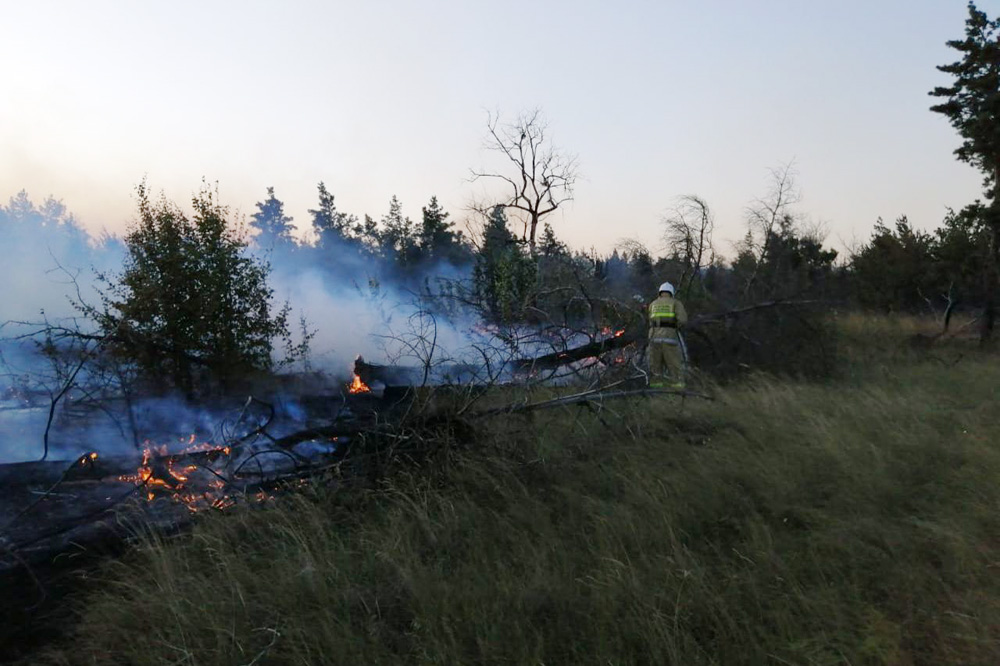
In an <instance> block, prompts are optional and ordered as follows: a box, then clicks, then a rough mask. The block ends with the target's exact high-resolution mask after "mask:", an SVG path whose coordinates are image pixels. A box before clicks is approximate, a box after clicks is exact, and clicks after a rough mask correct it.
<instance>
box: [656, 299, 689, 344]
mask: <svg viewBox="0 0 1000 666" xmlns="http://www.w3.org/2000/svg"><path fill="white" fill-rule="evenodd" d="M686 323H687V312H685V311H684V305H683V304H682V303H681V302H680V301H678V300H677V299H676V298H674V297H673V296H666V295H665V296H660V297H659V298H657V299H656V300H655V301H653V302H652V303H650V304H649V339H650V340H664V341H666V340H670V341H673V340H676V339H677V329H678V328H679V327H681V326H683V325H684V324H686Z"/></svg>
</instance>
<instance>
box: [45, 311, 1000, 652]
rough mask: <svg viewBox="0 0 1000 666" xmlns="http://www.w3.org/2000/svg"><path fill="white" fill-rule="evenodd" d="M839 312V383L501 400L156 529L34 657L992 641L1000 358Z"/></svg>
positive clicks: (780, 648)
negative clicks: (343, 479)
mask: <svg viewBox="0 0 1000 666" xmlns="http://www.w3.org/2000/svg"><path fill="white" fill-rule="evenodd" d="M841 325H842V327H843V328H844V329H845V331H846V334H845V340H847V342H846V343H845V344H844V346H843V347H844V361H843V372H842V374H843V378H842V379H840V380H838V381H836V382H831V383H828V384H807V383H795V382H788V381H778V380H774V379H769V378H766V377H760V378H756V379H754V380H752V381H750V382H748V383H746V384H742V385H739V386H734V387H730V388H728V389H726V390H725V391H723V392H721V393H720V400H719V401H718V402H715V403H692V402H688V403H686V404H683V405H682V404H680V403H679V402H678V401H677V400H675V399H655V400H640V401H635V402H633V403H623V404H616V405H612V407H613V409H614V410H615V412H614V413H612V412H607V411H606V412H604V413H603V414H601V415H600V418H598V415H595V414H593V413H590V412H589V411H586V410H582V409H579V408H566V409H563V410H554V411H551V412H540V413H537V414H533V415H530V416H524V417H518V418H514V417H504V418H499V419H495V420H493V421H492V422H491V423H490V424H489V427H488V428H483V429H482V430H481V432H480V433H479V434H478V436H477V441H475V442H455V443H453V452H452V453H451V454H450V455H448V456H447V458H446V460H444V461H440V463H439V464H438V465H437V466H435V467H434V468H424V469H412V470H408V471H407V470H404V471H399V472H397V473H395V474H394V475H392V476H391V477H390V478H388V479H386V480H385V481H383V483H382V484H381V486H380V487H378V488H377V489H369V490H340V491H320V492H316V493H312V494H300V495H296V496H292V497H287V498H285V499H283V500H282V501H280V502H278V503H277V505H276V506H274V507H272V508H269V509H267V510H257V511H246V512H243V513H238V514H233V515H227V516H219V517H216V518H214V519H211V520H206V521H204V522H202V523H201V524H199V525H198V526H197V528H196V529H195V531H194V533H193V534H189V535H184V536H180V537H175V538H171V539H167V540H164V539H160V538H156V537H148V538H147V539H146V540H145V541H144V542H143V544H142V546H141V547H140V548H139V549H138V550H137V551H136V552H135V553H134V554H133V555H131V556H130V557H128V558H127V559H125V560H124V561H122V562H119V563H115V564H113V565H110V566H109V567H108V568H107V569H106V570H105V571H104V572H103V574H102V578H103V582H102V583H101V584H100V585H98V586H95V589H94V590H92V591H91V592H90V593H89V594H88V595H87V596H86V597H84V598H81V599H79V600H78V601H77V603H78V604H79V608H80V615H81V619H80V625H79V628H78V632H77V636H76V637H75V638H74V639H73V641H72V643H71V644H66V645H61V646H56V647H54V648H53V649H52V650H51V651H50V652H49V653H48V654H47V655H45V657H44V661H46V662H48V663H63V664H123V663H127V664H136V665H146V664H150V665H152V664H162V665H167V664H205V665H208V664H227V665H228V664H302V665H305V664H326V663H330V664H340V663H343V664H356V663H383V664H395V663H413V664H472V663H488V664H640V663H657V664H685V665H687V664H725V665H727V666H728V665H730V664H768V663H771V664H841V663H843V664H996V663H1000V577H998V576H996V569H997V566H1000V512H998V510H997V509H998V507H1000V483H998V481H1000V410H998V409H997V404H998V398H1000V395H998V388H997V387H998V386H1000V361H998V359H996V358H995V357H988V356H982V355H980V354H978V353H977V352H976V351H975V349H974V347H973V346H972V345H971V344H969V345H966V344H964V343H962V342H961V341H959V342H953V343H949V345H948V346H944V347H941V348H938V349H934V350H932V351H931V352H930V353H928V352H927V351H926V350H919V351H918V350H914V349H913V348H912V347H911V346H909V345H908V344H907V342H906V341H907V336H908V335H911V334H912V333H913V332H915V331H914V330H913V327H914V326H916V325H914V324H907V323H902V324H901V323H891V324H887V323H883V322H881V321H877V320H875V321H873V320H861V319H850V320H849V321H845V322H842V324H841ZM917 327H918V328H919V326H917ZM862 342H863V343H864V344H861V343H862ZM601 419H603V421H604V422H603V423H602V420H601ZM460 445H465V446H460ZM472 445H474V446H472ZM34 661H35V663H37V661H38V660H34Z"/></svg>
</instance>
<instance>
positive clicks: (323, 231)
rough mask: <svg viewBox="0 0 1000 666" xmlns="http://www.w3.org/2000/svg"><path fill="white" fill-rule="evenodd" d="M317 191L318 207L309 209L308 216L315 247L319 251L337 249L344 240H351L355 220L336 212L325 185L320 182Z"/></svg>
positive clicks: (351, 216) (331, 197)
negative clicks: (313, 234) (314, 238)
mask: <svg viewBox="0 0 1000 666" xmlns="http://www.w3.org/2000/svg"><path fill="white" fill-rule="evenodd" d="M317 189H318V190H319V207H318V208H310V209H309V215H310V216H311V217H312V228H313V231H314V232H315V234H316V245H317V247H318V248H320V249H321V250H334V249H339V248H340V247H341V245H342V244H343V243H344V242H345V241H346V240H348V239H350V238H351V235H352V232H353V230H354V227H355V225H356V224H357V219H356V218H355V217H354V216H353V215H347V214H346V213H342V212H340V211H339V210H337V205H336V203H335V202H334V197H333V195H332V194H330V191H329V190H328V189H326V185H325V184H324V183H323V182H322V181H320V183H319V185H318V186H317Z"/></svg>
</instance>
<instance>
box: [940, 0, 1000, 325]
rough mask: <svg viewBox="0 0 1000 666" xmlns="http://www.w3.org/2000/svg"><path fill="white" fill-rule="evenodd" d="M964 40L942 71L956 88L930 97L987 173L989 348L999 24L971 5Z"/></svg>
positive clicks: (999, 262) (996, 244)
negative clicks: (956, 55) (939, 99)
mask: <svg viewBox="0 0 1000 666" xmlns="http://www.w3.org/2000/svg"><path fill="white" fill-rule="evenodd" d="M968 8H969V17H968V18H967V19H966V21H965V39H961V40H951V41H949V42H948V43H947V44H948V46H949V47H951V48H953V49H955V50H956V51H958V52H959V53H960V54H962V58H961V60H958V61H957V62H954V63H952V64H950V65H940V66H938V69H939V70H941V71H942V72H945V73H946V74H951V75H952V76H954V77H955V80H954V82H953V84H952V85H951V86H939V87H937V88H935V89H934V90H932V91H931V92H930V94H931V95H932V96H934V97H942V98H945V101H944V102H942V103H941V104H937V105H935V106H932V107H931V111H934V112H936V113H941V114H943V115H944V116H945V117H947V118H948V120H949V122H950V123H951V125H952V127H954V128H955V129H956V130H958V133H959V136H961V137H962V145H961V146H959V147H958V149H956V150H955V155H956V156H957V157H958V159H959V160H960V161H962V162H966V163H968V164H971V165H972V166H974V167H976V168H977V169H979V170H980V171H982V172H983V175H984V186H985V187H986V196H987V198H988V199H989V201H990V204H989V207H988V208H987V209H986V210H985V211H984V214H985V215H986V218H987V226H988V227H989V229H990V234H989V251H988V262H987V267H986V270H985V272H984V286H985V292H986V309H985V313H984V317H983V330H982V334H981V338H980V340H981V341H982V342H983V343H986V342H988V341H989V340H990V339H991V337H992V334H993V329H994V327H995V323H996V317H997V306H998V303H997V301H998V293H997V292H998V291H1000V129H998V128H1000V19H994V20H992V21H991V20H990V19H989V18H988V17H987V16H986V14H985V13H984V12H981V11H979V10H978V9H976V5H975V3H974V2H969V7H968Z"/></svg>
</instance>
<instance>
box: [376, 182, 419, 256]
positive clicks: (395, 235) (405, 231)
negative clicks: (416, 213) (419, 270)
mask: <svg viewBox="0 0 1000 666" xmlns="http://www.w3.org/2000/svg"><path fill="white" fill-rule="evenodd" d="M380 231H381V234H380V237H379V241H380V244H381V250H382V256H383V257H384V258H386V259H394V260H395V261H396V262H398V263H399V265H400V266H403V267H410V266H413V265H414V264H415V263H417V258H418V257H417V253H418V246H417V237H416V234H415V233H414V229H413V221H412V220H410V218H408V217H406V216H404V215H403V205H402V204H401V203H400V202H399V199H398V198H397V197H396V195H393V196H392V199H390V201H389V212H388V214H386V215H385V217H383V218H382V223H381V230H380Z"/></svg>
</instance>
